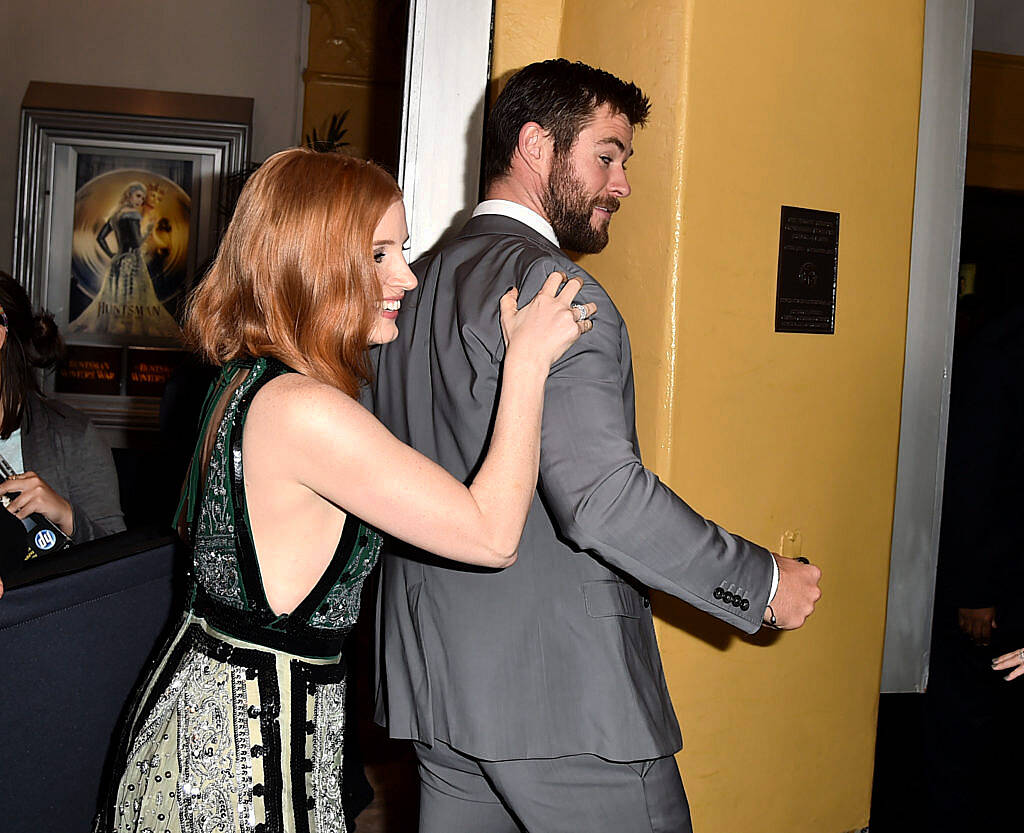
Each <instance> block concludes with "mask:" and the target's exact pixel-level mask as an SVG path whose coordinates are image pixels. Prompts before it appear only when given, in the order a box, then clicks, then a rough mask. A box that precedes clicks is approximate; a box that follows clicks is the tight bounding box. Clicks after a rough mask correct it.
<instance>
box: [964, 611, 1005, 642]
mask: <svg viewBox="0 0 1024 833" xmlns="http://www.w3.org/2000/svg"><path fill="white" fill-rule="evenodd" d="M957 622H958V624H959V625H960V630H962V631H963V632H964V633H966V634H967V635H968V636H969V637H970V638H971V639H973V640H974V641H975V642H977V643H978V644H979V645H988V644H989V642H991V641H992V628H995V627H998V625H997V624H996V609H995V608H994V607H961V608H959V609H958V610H957Z"/></svg>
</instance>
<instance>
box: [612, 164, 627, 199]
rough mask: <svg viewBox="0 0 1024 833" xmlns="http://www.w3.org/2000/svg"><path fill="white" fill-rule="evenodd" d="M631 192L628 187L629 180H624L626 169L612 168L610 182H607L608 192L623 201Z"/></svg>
mask: <svg viewBox="0 0 1024 833" xmlns="http://www.w3.org/2000/svg"><path fill="white" fill-rule="evenodd" d="M632 191H633V189H632V188H630V187H629V179H627V178H626V169H625V168H613V169H612V176H611V180H610V181H609V182H608V192H609V193H611V194H612V195H614V196H616V197H618V198H619V199H623V198H625V197H628V196H629V195H630V193H632Z"/></svg>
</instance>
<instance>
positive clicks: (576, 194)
mask: <svg viewBox="0 0 1024 833" xmlns="http://www.w3.org/2000/svg"><path fill="white" fill-rule="evenodd" d="M596 206H600V207H602V208H607V209H609V210H611V211H617V210H618V208H619V201H618V199H616V198H615V197H611V196H608V197H595V198H594V199H591V198H590V197H588V196H587V191H586V187H585V186H584V185H583V183H582V182H580V180H579V179H578V178H577V177H576V175H575V173H574V172H573V169H572V163H571V162H570V160H569V156H568V154H566V155H565V156H557V157H555V162H554V165H553V166H552V168H551V176H550V177H548V190H547V193H545V194H544V198H543V200H542V201H541V207H542V208H543V209H544V212H545V213H546V214H547V215H548V222H550V223H551V227H552V228H553V229H554V230H555V236H556V237H557V238H558V245H559V246H561V247H562V248H563V249H569V250H570V251H573V252H579V253H580V254H596V253H597V252H599V251H601V250H602V249H603V248H604V247H605V246H607V245H608V223H604V224H603V225H601V227H600V228H594V226H593V225H592V224H591V222H590V218H591V216H592V215H593V212H594V208H595V207H596Z"/></svg>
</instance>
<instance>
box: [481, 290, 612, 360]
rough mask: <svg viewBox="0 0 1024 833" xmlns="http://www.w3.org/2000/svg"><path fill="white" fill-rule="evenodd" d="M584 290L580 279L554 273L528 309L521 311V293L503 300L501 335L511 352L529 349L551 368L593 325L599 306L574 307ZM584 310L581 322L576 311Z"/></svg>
mask: <svg viewBox="0 0 1024 833" xmlns="http://www.w3.org/2000/svg"><path fill="white" fill-rule="evenodd" d="M582 288H583V281H582V280H581V279H580V278H575V277H573V278H569V280H566V279H565V275H563V274H562V273H561V272H552V273H551V274H550V275H548V279H547V280H546V281H545V282H544V286H543V287H541V290H540V292H538V293H537V294H536V296H534V298H533V300H531V301H530V303H528V304H526V306H524V307H522V308H519V307H518V306H517V301H518V299H519V290H517V289H516V288H515V287H512V289H510V290H509V291H508V292H506V293H505V294H504V295H503V296H502V298H501V332H502V335H503V336H504V338H505V344H506V347H507V349H508V351H512V350H517V349H518V350H522V349H523V348H524V347H525V349H527V350H529V351H531V352H533V353H536V354H537V358H538V359H540V360H541V361H543V362H545V363H546V366H547V367H550V366H551V365H552V364H553V363H554V362H555V361H556V360H557V359H558V358H559V356H561V355H562V354H563V353H564V352H565V351H566V350H568V349H569V346H570V345H571V344H572V343H573V342H574V341H576V339H578V338H579V337H580V336H581V335H582V334H583V333H585V332H587V331H588V330H589V329H591V327H593V326H594V325H593V323H592V322H591V321H590V320H589V318H590V316H592V315H593V314H594V313H595V312H597V305H596V304H592V303H591V304H573V303H572V301H573V298H575V297H576V293H577V292H579V291H580V289H582ZM581 306H582V307H584V308H585V310H586V315H584V317H583V319H582V320H581V319H580V311H579V310H578V309H576V307H581Z"/></svg>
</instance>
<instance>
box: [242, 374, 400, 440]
mask: <svg viewBox="0 0 1024 833" xmlns="http://www.w3.org/2000/svg"><path fill="white" fill-rule="evenodd" d="M248 420H249V421H250V423H251V424H254V425H257V426H266V427H269V428H271V429H272V430H273V431H274V432H275V433H280V435H281V436H280V439H282V440H287V439H288V438H291V437H293V436H294V437H295V438H296V439H303V440H304V441H308V439H309V438H310V437H311V435H312V436H315V435H318V434H321V433H323V432H328V433H330V435H331V436H332V438H333V439H334V440H335V441H337V440H339V439H343V437H344V435H346V434H348V433H349V432H355V433H356V434H357V435H359V434H362V433H363V432H365V431H366V430H367V429H371V430H372V428H373V427H374V426H378V427H379V426H380V423H378V422H377V420H376V419H374V417H373V415H372V414H371V413H370V412H369V411H368V410H366V408H364V407H363V406H362V405H360V404H359V402H357V401H356V400H355V399H353V398H352V397H351V396H348V395H347V394H345V393H343V392H342V391H340V390H338V388H336V387H333V386H332V385H328V384H325V383H324V382H320V381H318V380H316V379H313V378H310V377H309V376H305V375H303V374H301V373H286V374H284V375H281V376H278V377H277V378H275V379H272V380H270V381H269V382H267V384H266V385H264V386H263V388H262V389H261V390H260V391H259V393H257V394H256V396H255V398H254V399H253V401H252V405H251V406H250V409H249V416H248Z"/></svg>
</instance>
